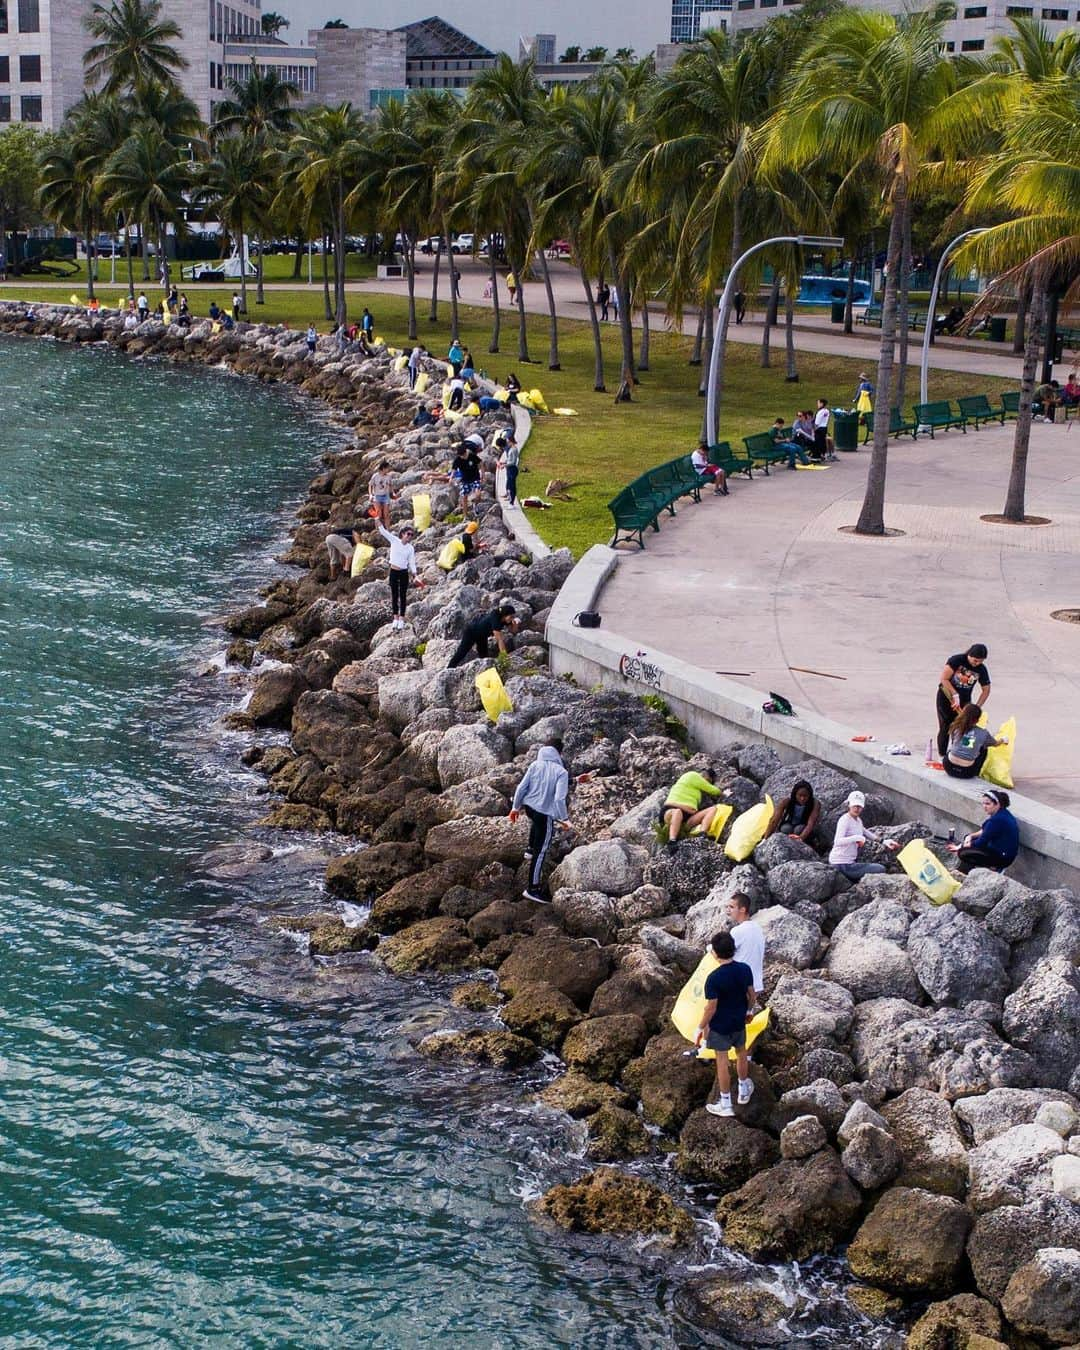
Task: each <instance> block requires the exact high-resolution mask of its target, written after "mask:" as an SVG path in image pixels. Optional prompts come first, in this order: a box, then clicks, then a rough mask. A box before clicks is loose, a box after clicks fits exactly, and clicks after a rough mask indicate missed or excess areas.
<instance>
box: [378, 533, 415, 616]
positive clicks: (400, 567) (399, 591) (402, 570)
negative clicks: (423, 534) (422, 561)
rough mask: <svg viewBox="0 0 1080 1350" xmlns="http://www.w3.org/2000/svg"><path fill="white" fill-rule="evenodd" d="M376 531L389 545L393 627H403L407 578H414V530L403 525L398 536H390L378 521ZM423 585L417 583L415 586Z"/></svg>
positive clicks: (407, 587)
mask: <svg viewBox="0 0 1080 1350" xmlns="http://www.w3.org/2000/svg"><path fill="white" fill-rule="evenodd" d="M377 528H378V531H379V533H380V534H381V535H382V537H383V538H384V539H385V540H386V541H387V543H388V544H389V545H390V606H391V608H392V609H393V611H394V627H395V628H404V627H405V598H406V596H407V595H408V591H409V576H410V574H411V575H412V576H414V577H415V576H416V549H415V548H414V547H413V542H412V541H413V539H414V538H415V537H416V530H415V528H414V527H413V526H412V525H403V526H402V527H401V532H400V533H399V534H391V532H390V531H389V530H388V529H387V528H386V526H385V525H384V524H383V523H382V522H381V521H380V522H379V525H378V527H377ZM423 584H424V583H423V582H422V581H418V582H417V585H419V586H422V585H423Z"/></svg>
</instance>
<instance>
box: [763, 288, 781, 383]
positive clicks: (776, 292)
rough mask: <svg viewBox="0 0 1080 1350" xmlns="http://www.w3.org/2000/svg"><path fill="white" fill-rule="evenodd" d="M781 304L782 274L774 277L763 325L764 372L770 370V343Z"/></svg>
mask: <svg viewBox="0 0 1080 1350" xmlns="http://www.w3.org/2000/svg"><path fill="white" fill-rule="evenodd" d="M779 303H780V273H779V272H777V273H775V274H774V276H773V280H772V290H770V292H769V303H768V304H767V305H766V306H765V322H764V323H763V324H762V325H761V360H760V365H761V368H762V370H768V369H769V365H770V356H769V343H770V341H771V334H772V326H773V324H774V323H775V322H776V310H777V307H778V305H779Z"/></svg>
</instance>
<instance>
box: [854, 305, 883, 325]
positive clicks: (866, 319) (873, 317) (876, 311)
mask: <svg viewBox="0 0 1080 1350" xmlns="http://www.w3.org/2000/svg"><path fill="white" fill-rule="evenodd" d="M855 322H856V323H865V324H868V325H869V326H870V327H872V328H880V327H881V306H880V305H867V306H866V308H865V309H864V310H863V312H862V313H861V314H860V315H859V317H858V318H857V319H856V320H855Z"/></svg>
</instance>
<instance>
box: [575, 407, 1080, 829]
mask: <svg viewBox="0 0 1080 1350" xmlns="http://www.w3.org/2000/svg"><path fill="white" fill-rule="evenodd" d="M1012 439H1013V424H1012V423H1010V424H1008V425H1007V426H1005V427H1004V428H1001V427H986V428H984V429H983V430H981V431H980V432H978V433H974V432H969V433H968V434H967V435H966V436H964V435H961V434H960V433H958V432H950V433H947V434H945V435H939V436H938V437H937V439H936V440H934V441H930V440H929V439H924V438H920V439H919V440H918V441H917V442H915V443H914V444H913V443H912V442H911V441H910V440H907V439H904V440H902V441H894V442H893V445H892V448H891V450H890V454H889V479H888V488H887V502H888V506H887V509H886V524H887V525H888V526H890V527H894V528H898V529H902V530H903V531H904V534H903V536H902V537H898V538H888V539H867V538H862V537H856V536H853V535H851V534H848V533H841V532H840V530H841V527H842V526H845V525H850V524H853V523H854V521H855V518H856V516H857V514H858V508H859V505H860V503H861V501H862V495H863V489H864V486H865V480H866V469H867V465H868V464H869V459H870V456H869V453H868V451H860V452H859V453H858V454H857V455H855V454H847V455H844V454H842V455H841V456H840V460H839V462H838V463H836V464H834V465H831V466H829V467H828V468H826V469H822V470H803V471H800V472H798V473H790V472H788V471H787V470H786V469H784V468H781V469H778V470H777V469H774V470H773V472H772V474H771V476H770V477H768V478H765V477H764V476H758V475H755V478H754V481H753V482H752V483H748V482H747V481H746V480H745V479H742V478H740V479H738V480H737V481H736V482H735V484H734V485H733V487H732V491H731V495H730V496H729V497H726V498H725V497H714V496H712V495H709V496H706V497H704V498H703V500H702V502H701V504H700V505H695V504H693V503H692V502H689V501H687V502H686V504H685V505H683V506H682V507H680V509H679V514H678V517H677V518H676V519H675V520H670V519H667V520H665V521H664V522H663V523H662V524H661V530H660V533H659V534H658V535H657V534H651V533H650V534H649V535H648V537H647V549H646V551H645V552H641V551H639V550H637V549H631V548H625V547H623V548H620V552H621V553H622V554H623V557H622V560H621V561H620V564H619V568H618V570H617V572H616V575H615V577H614V578H613V580H612V581H611V582H610V583H609V585H608V586H607V588H606V589H605V591H604V594H603V596H602V598H601V602H600V607H601V609H602V610H603V614H604V625H605V628H608V629H610V630H612V631H614V632H616V633H622V634H625V635H627V636H632V637H633V639H634V640H635V641H636V642H637V643H638V644H640V645H641V646H642V647H645V648H648V647H650V646H651V647H654V648H656V649H658V650H661V651H666V652H670V653H672V654H674V655H676V656H679V657H681V658H683V659H684V660H687V661H692V662H694V663H695V664H696V665H699V666H702V667H704V668H706V669H708V670H711V671H717V672H721V673H723V674H725V675H732V676H733V677H734V678H736V679H737V680H739V681H741V682H743V683H745V684H747V685H749V686H750V687H752V688H754V689H756V690H762V691H767V690H776V691H777V692H778V693H781V694H784V695H786V696H787V697H789V698H790V699H791V701H792V703H793V704H794V705H795V707H796V708H797V709H798V708H800V707H801V708H810V709H813V710H814V711H816V712H818V713H820V714H822V715H824V716H827V717H831V718H834V719H835V720H837V721H839V722H841V723H844V724H846V725H847V726H850V728H851V734H852V735H853V736H854V735H857V734H872V735H873V736H874V738H875V740H876V741H878V742H880V743H882V744H886V743H889V742H893V741H904V742H906V744H907V745H908V746H909V748H910V749H911V752H912V754H913V755H914V756H917V757H918V759H919V762H921V761H922V758H923V756H924V753H925V749H926V741H927V737H928V736H929V735H930V734H931V733H932V732H933V731H934V730H935V728H936V722H935V718H934V706H933V705H934V689H935V681H936V679H937V677H938V674H939V673H940V671H941V668H942V665H943V664H944V659H945V658H946V657H947V656H948V655H950V653H952V652H955V651H957V650H963V649H964V648H965V647H967V646H968V645H969V644H970V643H972V642H985V643H987V645H988V646H989V648H990V658H989V661H988V665H989V667H990V671H991V675H992V680H993V692H992V696H991V698H990V702H989V704H988V708H987V712H988V715H989V718H990V723H991V726H992V728H993V729H994V730H996V729H997V726H998V725H999V723H1000V722H1002V721H1004V720H1005V718H1006V717H1008V716H1010V715H1015V716H1016V718H1017V722H1018V737H1017V750H1016V760H1015V772H1016V782H1017V787H1018V789H1019V790H1020V791H1022V792H1024V793H1026V794H1028V795H1029V796H1031V797H1034V798H1036V799H1037V800H1039V801H1042V802H1045V803H1047V804H1049V805H1053V806H1056V807H1058V808H1060V809H1062V810H1065V811H1069V812H1071V813H1072V814H1080V738H1078V736H1077V726H1078V719H1077V714H1076V707H1077V702H1078V699H1080V625H1078V624H1072V623H1062V622H1060V621H1056V620H1053V619H1051V618H1050V613H1051V611H1052V610H1055V609H1059V608H1062V609H1064V608H1080V429H1078V428H1077V427H1076V426H1075V425H1074V424H1072V423H1070V424H1068V425H1065V426H1060V425H1056V426H1047V425H1043V424H1038V425H1036V426H1034V427H1033V428H1032V451H1031V456H1030V461H1029V468H1028V498H1027V509H1028V511H1029V512H1030V513H1031V514H1040V515H1045V516H1049V517H1051V518H1052V522H1053V523H1052V524H1051V525H1049V526H1041V527H1039V526H1008V525H992V524H987V523H984V522H983V521H980V520H979V515H980V513H982V512H996V511H1000V510H1001V506H1002V503H1003V502H1004V497H1005V485H1006V482H1007V479H1008V472H1009V463H1010V458H1011V453H1012Z"/></svg>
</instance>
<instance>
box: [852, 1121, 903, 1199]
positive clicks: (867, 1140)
mask: <svg viewBox="0 0 1080 1350" xmlns="http://www.w3.org/2000/svg"><path fill="white" fill-rule="evenodd" d="M845 1120H846V1117H845ZM840 1161H841V1163H842V1164H843V1166H844V1171H845V1172H846V1173H847V1174H848V1176H849V1177H850V1178H851V1179H852V1181H854V1183H855V1184H856V1186H861V1187H862V1189H863V1190H864V1191H876V1190H878V1189H879V1188H880V1187H882V1186H884V1185H885V1184H886V1183H887V1182H890V1181H892V1179H893V1177H895V1176H896V1174H897V1172H899V1170H900V1150H899V1149H898V1148H897V1147H896V1141H895V1139H893V1137H892V1135H891V1134H890V1133H889V1132H888V1130H883V1129H881V1128H879V1127H878V1126H877V1125H871V1124H870V1123H869V1122H867V1123H865V1124H863V1125H856V1126H855V1128H854V1129H852V1130H851V1131H850V1132H849V1134H848V1139H847V1143H846V1144H845V1145H844V1151H843V1153H841V1155H840Z"/></svg>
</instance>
